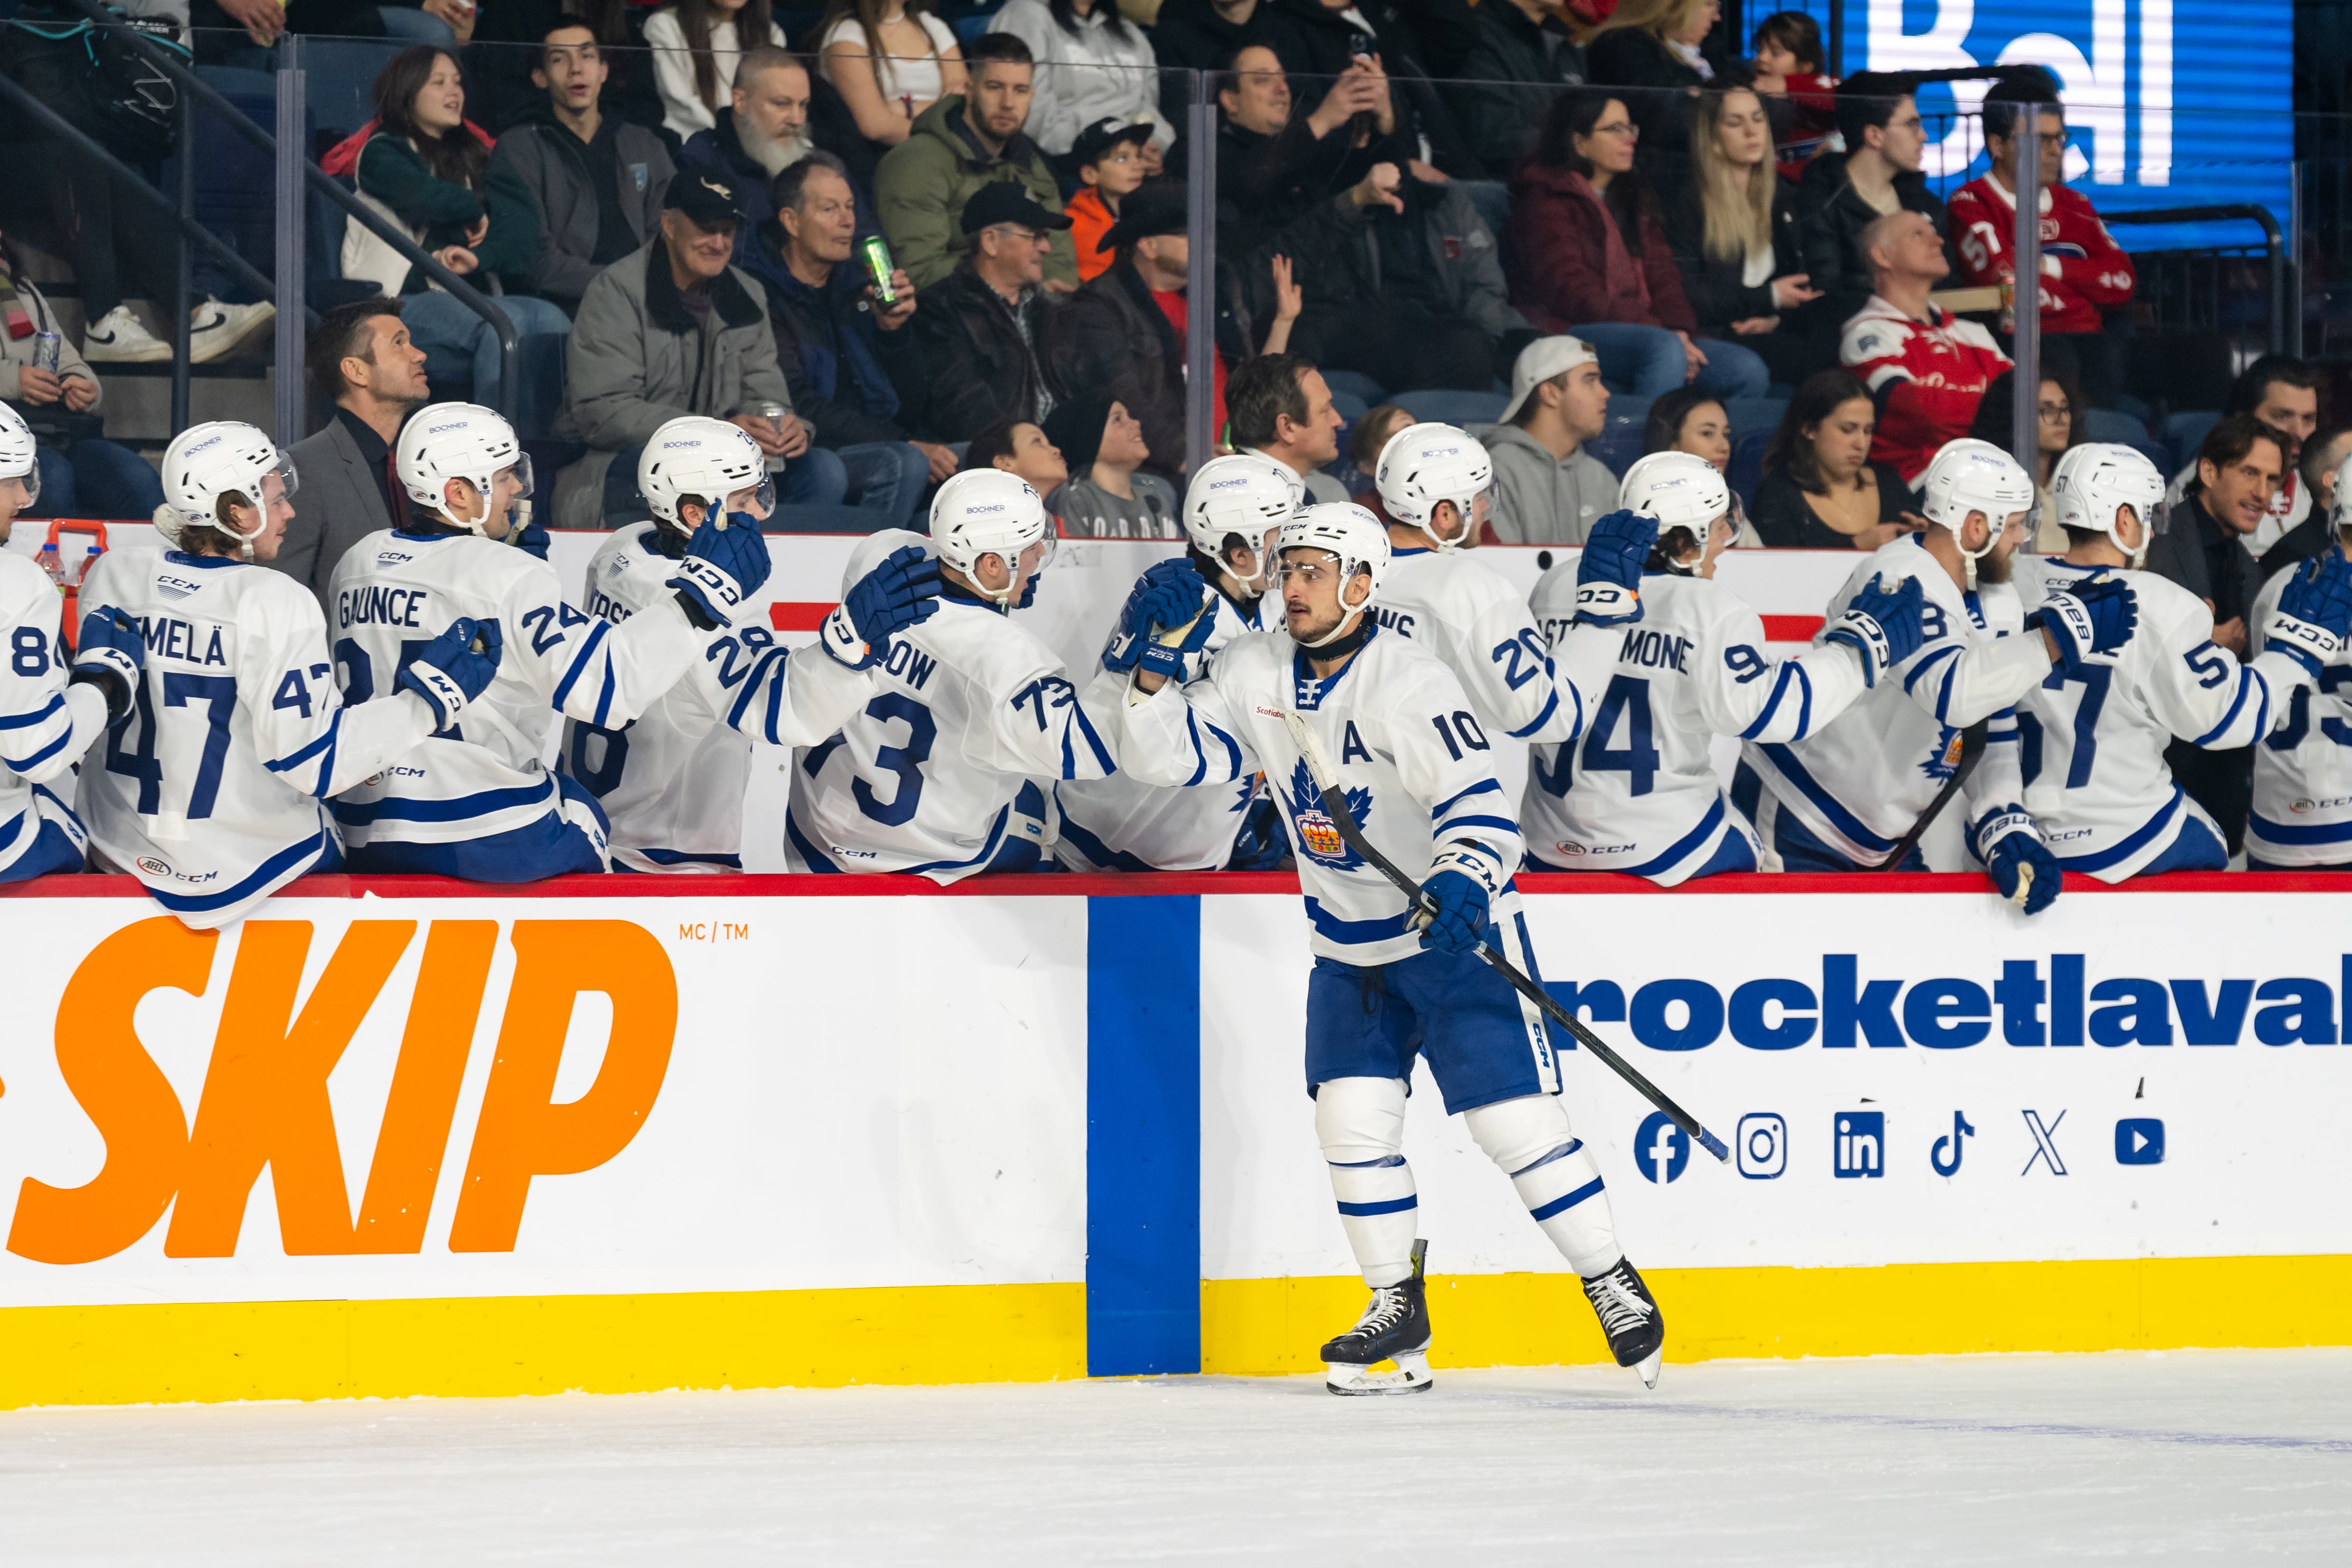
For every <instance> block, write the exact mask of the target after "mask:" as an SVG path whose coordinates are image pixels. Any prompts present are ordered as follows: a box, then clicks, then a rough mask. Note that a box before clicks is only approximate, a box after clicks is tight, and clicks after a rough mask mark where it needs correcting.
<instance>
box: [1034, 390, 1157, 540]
mask: <svg viewBox="0 0 2352 1568" xmlns="http://www.w3.org/2000/svg"><path fill="white" fill-rule="evenodd" d="M1045 439H1046V440H1047V441H1049V442H1050V443H1052V444H1053V445H1054V446H1055V449H1057V450H1058V451H1059V452H1060V453H1061V455H1062V457H1063V460H1064V461H1065V462H1066V463H1067V464H1068V465H1069V472H1070V479H1069V482H1068V483H1067V484H1066V485H1064V486H1062V487H1061V489H1059V490H1057V491H1055V493H1054V494H1053V495H1051V496H1048V497H1045V507H1046V510H1048V511H1050V512H1052V513H1053V514H1054V515H1055V517H1059V518H1060V519H1061V520H1062V532H1063V533H1064V534H1065V535H1066V536H1069V537H1071V538H1097V539H1181V538H1183V537H1184V522H1183V517H1182V516H1181V512H1180V511H1179V509H1178V508H1179V505H1180V504H1179V502H1178V500H1177V497H1176V487H1175V486H1173V485H1171V484H1170V483H1169V482H1168V481H1167V480H1165V479H1162V478H1161V477H1160V476H1159V475H1157V474H1147V473H1144V472H1143V471H1142V469H1143V465H1144V462H1145V461H1146V460H1147V459H1148V458H1150V455H1151V448H1150V446H1148V445H1146V444H1144V439H1143V426H1142V425H1141V424H1139V423H1137V421H1136V418H1135V416H1134V415H1133V414H1131V413H1128V412H1127V405H1126V404H1125V403H1123V402H1119V401H1118V399H1117V398H1107V397H1104V396H1103V395H1102V394H1101V393H1099V392H1087V393H1084V394H1081V395H1079V396H1076V397H1073V398H1071V399H1070V400H1069V401H1068V402H1064V403H1059V404H1056V405H1055V409H1054V413H1053V415H1052V416H1051V417H1050V418H1048V419H1047V420H1046V421H1045Z"/></svg>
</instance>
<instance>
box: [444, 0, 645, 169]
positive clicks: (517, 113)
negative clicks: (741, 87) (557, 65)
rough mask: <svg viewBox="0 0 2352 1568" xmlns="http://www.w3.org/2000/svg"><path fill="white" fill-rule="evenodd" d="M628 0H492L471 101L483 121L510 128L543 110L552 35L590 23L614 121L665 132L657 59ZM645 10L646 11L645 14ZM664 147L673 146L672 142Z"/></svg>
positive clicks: (478, 29) (475, 54)
mask: <svg viewBox="0 0 2352 1568" xmlns="http://www.w3.org/2000/svg"><path fill="white" fill-rule="evenodd" d="M631 9H632V7H631V6H630V5H628V4H627V0H491V4H489V5H487V6H483V7H482V8H481V10H480V15H479V16H478V19H477V21H476V23H475V26H474V43H475V44H476V45H477V46H478V47H475V48H474V49H472V50H471V51H470V52H469V55H468V57H467V65H468V66H469V67H470V68H472V75H471V77H470V78H468V80H467V89H468V92H467V101H468V102H469V103H470V104H471V105H472V108H473V110H474V117H475V119H476V120H478V121H481V122H483V123H486V124H490V125H495V126H497V127H498V128H499V136H500V137H501V138H502V139H503V138H504V136H505V135H506V132H507V129H508V128H509V127H510V126H513V125H515V124H517V123H519V122H520V121H521V120H526V119H529V118H531V117H533V116H536V115H539V114H541V113H542V112H544V111H543V110H542V108H541V100H542V99H544V98H545V97H546V93H547V89H544V88H542V87H541V86H539V85H538V83H537V82H536V81H534V79H533V78H534V77H535V76H537V75H538V74H539V72H540V71H541V68H542V64H543V62H542V59H541V47H543V46H544V44H545V41H546V37H547V35H548V34H549V33H550V32H551V31H553V30H554V29H555V28H557V27H560V26H563V25H564V24H566V23H576V24H577V25H579V26H583V27H585V28H587V29H588V36H589V37H590V38H592V39H593V40H594V42H595V45H596V48H597V53H598V58H599V60H600V62H601V63H602V64H603V66H604V68H605V69H606V70H607V71H608V72H609V73H610V76H609V78H608V79H607V80H606V81H605V83H604V98H603V100H602V103H601V105H600V107H601V109H602V110H603V112H604V116H605V117H606V118H608V119H612V120H622V121H625V122H626V123H628V124H630V125H635V126H641V127H643V128H644V129H646V130H647V131H656V132H658V131H660V129H661V122H662V115H663V114H664V113H665V112H667V110H666V108H665V106H664V105H663V103H662V99H661V89H659V88H657V87H656V86H655V85H654V73H653V62H652V61H651V59H649V58H648V57H646V51H645V49H644V47H642V45H641V43H640V41H639V39H638V38H637V37H634V36H632V35H631V33H630V30H629V13H630V11H631ZM641 15H642V13H641ZM530 46H541V47H530ZM662 151H663V152H668V151H669V146H668V143H667V142H664V143H663V147H662Z"/></svg>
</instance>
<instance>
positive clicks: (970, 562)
mask: <svg viewBox="0 0 2352 1568" xmlns="http://www.w3.org/2000/svg"><path fill="white" fill-rule="evenodd" d="M1052 531H1053V522H1052V519H1050V518H1049V517H1046V515H1045V499H1044V497H1041V496H1039V495H1038V494H1037V492H1036V491H1035V490H1034V488H1032V487H1031V486H1030V484H1029V481H1028V480H1026V479H1024V478H1023V477H1021V476H1020V475H1018V474H1013V473H1010V472H1008V471H1006V470H1005V469H1003V468H971V469H967V470H966V471H965V472H963V473H961V474H958V475H956V476H953V477H951V478H950V479H949V480H948V481H947V483H945V484H943V485H941V486H940V493H939V494H938V495H936V496H934V497H931V549H932V553H933V554H934V555H936V556H937V557H938V558H939V559H940V563H941V564H942V565H945V566H950V567H953V568H954V569H955V570H957V571H959V572H961V573H962V574H963V576H964V578H965V580H967V581H969V582H971V586H972V588H973V589H974V590H975V591H979V592H982V593H986V594H988V596H989V597H990V598H991V599H993V600H994V601H996V602H997V603H998V604H999V605H1000V606H1007V607H1009V606H1011V605H1012V602H1013V582H1014V581H1016V580H1018V577H1019V573H1018V570H1017V568H1016V563H1018V562H1019V560H1020V559H1021V555H1022V552H1023V551H1024V550H1026V549H1028V548H1029V547H1030V546H1031V545H1034V544H1035V543H1036V542H1037V541H1038V540H1040V539H1043V538H1046V537H1047V536H1048V535H1049V534H1050V533H1051V532H1052ZM984 555H993V556H999V557H1002V558H1003V561H1004V564H1005V566H1006V567H1007V568H1008V569H1016V570H1013V575H1012V576H1011V577H1008V579H1007V580H1006V583H1005V586H1004V588H1003V589H1002V590H1000V591H993V592H992V591H990V590H988V589H985V588H982V587H981V585H980V580H979V579H978V578H977V577H975V576H973V574H972V573H973V568H974V567H976V566H977V565H978V564H979V561H980V558H981V557H982V556H984ZM1045 559H1051V556H1050V554H1049V555H1048V556H1047V557H1046V558H1045ZM1045 559H1041V560H1040V561H1039V562H1038V563H1037V569H1038V570H1039V571H1040V572H1042V571H1043V570H1045ZM1035 581H1036V579H1035V578H1034V576H1033V577H1032V578H1031V580H1030V584H1031V589H1032V590H1033V591H1034V586H1035ZM1029 599H1030V594H1029V593H1028V592H1024V594H1023V595H1022V597H1021V603H1022V604H1023V605H1026V604H1027V603H1028V602H1029Z"/></svg>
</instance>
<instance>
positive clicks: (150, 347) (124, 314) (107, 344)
mask: <svg viewBox="0 0 2352 1568" xmlns="http://www.w3.org/2000/svg"><path fill="white" fill-rule="evenodd" d="M81 357H82V358H83V359H85V360H88V361H90V362H91V363H92V364H99V365H104V364H118V365H119V364H152V363H153V362H154V361H158V360H168V359H170V358H171V357H172V345H171V344H169V343H166V342H165V341H163V340H162V339H161V338H158V337H157V336H155V334H154V333H152V332H150V331H149V330H147V329H146V328H144V327H142V326H141V325H140V323H139V318H138V317H136V316H133V315H132V314H131V307H130V306H128V305H118V306H116V307H115V308H113V309H111V310H110V311H108V312H107V313H106V314H105V315H103V316H101V317H100V318H99V319H97V320H96V321H93V322H91V323H90V324H89V325H88V326H86V327H84V328H83V329H81Z"/></svg>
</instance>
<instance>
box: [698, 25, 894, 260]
mask: <svg viewBox="0 0 2352 1568" xmlns="http://www.w3.org/2000/svg"><path fill="white" fill-rule="evenodd" d="M811 90H812V89H811V88H810V86H809V74H808V68H807V67H805V66H803V65H802V64H801V62H800V61H799V60H798V59H796V58H794V57H793V56H791V55H788V54H786V53H785V52H784V51H783V50H782V49H779V48H775V47H762V48H757V49H753V50H752V51H751V53H749V54H747V55H745V56H744V57H743V62H742V64H741V65H740V66H738V67H737V68H736V70H735V96H734V108H733V109H732V110H730V112H728V113H726V114H723V115H721V116H719V123H718V124H716V125H714V126H712V127H711V128H710V129H709V130H708V131H696V132H695V133H694V134H693V135H692V136H690V137H688V139H687V143H686V145H685V146H684V147H682V148H680V149H678V154H677V166H678V168H679V169H680V170H681V171H683V172H697V171H701V172H709V173H713V174H717V175H718V176H719V178H721V179H723V180H725V181H726V182H727V183H729V184H730V185H732V186H734V187H735V192H736V194H737V196H738V197H739V198H740V201H741V203H742V206H743V223H742V225H741V226H740V227H739V228H738V229H736V231H735V265H736V266H738V267H741V268H742V269H743V270H744V271H746V272H748V273H750V274H751V276H752V277H756V278H759V279H760V280H761V282H763V283H764V282H768V281H770V280H772V278H775V277H779V276H781V275H780V274H779V272H778V271H777V262H776V259H775V257H774V256H772V255H769V254H768V253H767V252H766V250H765V247H763V246H761V244H760V231H761V229H762V228H764V227H766V226H767V225H768V223H769V221H770V220H771V219H772V218H774V217H775V215H776V205H775V200H774V196H773V194H772V191H771V187H772V185H773V183H774V182H775V178H776V176H777V175H779V174H781V173H782V172H784V171H785V170H787V169H789V168H791V167H792V166H793V164H795V163H797V162H800V161H801V160H802V159H803V158H805V157H807V156H808V154H809V150H810V148H811V147H813V146H814V142H813V141H811V140H810V138H809V93H810V92H811ZM857 209H858V211H857V216H858V219H859V223H858V232H859V233H860V234H871V233H874V232H876V230H877V228H878V226H879V225H877V224H876V223H875V222H874V219H873V207H872V204H871V202H870V201H869V200H867V199H866V197H864V196H862V195H861V196H860V197H859V198H858V202H857Z"/></svg>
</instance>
